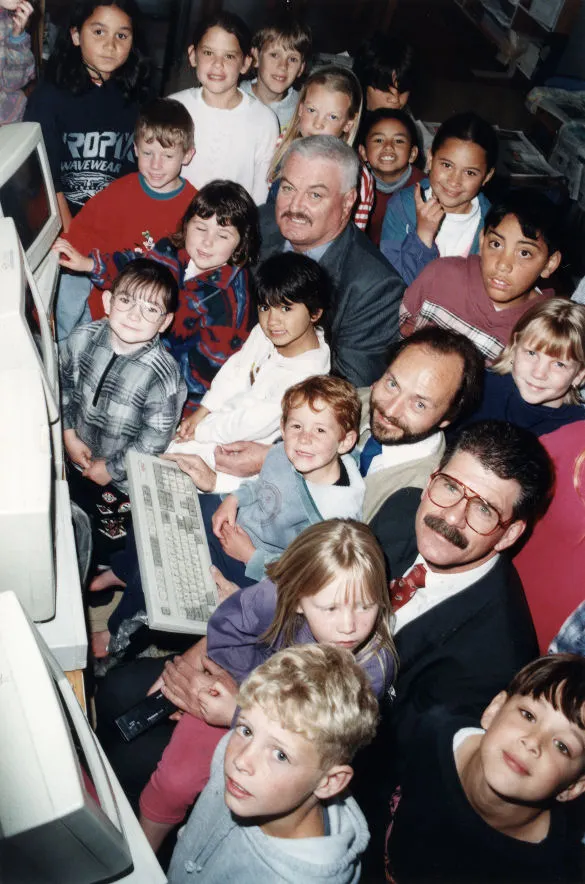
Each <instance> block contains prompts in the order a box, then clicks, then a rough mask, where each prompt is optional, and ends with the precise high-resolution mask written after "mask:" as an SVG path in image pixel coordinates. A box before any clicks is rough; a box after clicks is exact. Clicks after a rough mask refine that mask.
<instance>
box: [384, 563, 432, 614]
mask: <svg viewBox="0 0 585 884" xmlns="http://www.w3.org/2000/svg"><path fill="white" fill-rule="evenodd" d="M426 577H427V569H426V567H425V566H424V565H423V564H421V563H419V564H418V565H415V566H414V568H412V570H411V571H410V572H409V573H408V574H407V575H406V577H397V578H396V579H395V580H391V581H390V586H389V590H390V598H391V599H392V607H393V609H394V610H395V611H397V610H398V608H401V607H402V605H405V604H406V603H407V602H409V601H410V600H411V598H412V597H413V595H414V594H415V592H416V591H417V589H420V588H421V587H423V586H424V585H425V580H426Z"/></svg>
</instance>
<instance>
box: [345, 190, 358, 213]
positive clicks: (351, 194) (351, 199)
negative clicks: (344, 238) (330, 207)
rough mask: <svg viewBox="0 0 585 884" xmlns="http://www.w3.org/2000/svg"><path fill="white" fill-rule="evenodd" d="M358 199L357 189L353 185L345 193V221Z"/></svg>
mask: <svg viewBox="0 0 585 884" xmlns="http://www.w3.org/2000/svg"><path fill="white" fill-rule="evenodd" d="M356 199H357V190H356V189H355V187H352V188H351V190H348V191H347V193H344V194H343V203H342V214H343V220H344V221H347V219H348V218H349V216H350V215H351V212H352V209H353V207H354V204H355V201H356Z"/></svg>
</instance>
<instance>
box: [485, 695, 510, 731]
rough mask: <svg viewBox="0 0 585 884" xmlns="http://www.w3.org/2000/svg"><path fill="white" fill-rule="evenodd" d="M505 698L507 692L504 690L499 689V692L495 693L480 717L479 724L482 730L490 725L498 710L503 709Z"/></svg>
mask: <svg viewBox="0 0 585 884" xmlns="http://www.w3.org/2000/svg"><path fill="white" fill-rule="evenodd" d="M507 700H508V694H507V693H506V691H500V693H499V694H496V696H495V697H494V699H493V700H492V702H491V703H490V705H489V706H488V707H487V709H484V711H483V715H482V716H481V719H480V724H481V726H482V728H483V729H484V730H486V731H487V729H488V728H489V727H491V724H492V722H493V720H494V718H495V717H496V715H497V714H498V713H499V712H500V710H501V709H503V707H504V704H505V703H506V701H507Z"/></svg>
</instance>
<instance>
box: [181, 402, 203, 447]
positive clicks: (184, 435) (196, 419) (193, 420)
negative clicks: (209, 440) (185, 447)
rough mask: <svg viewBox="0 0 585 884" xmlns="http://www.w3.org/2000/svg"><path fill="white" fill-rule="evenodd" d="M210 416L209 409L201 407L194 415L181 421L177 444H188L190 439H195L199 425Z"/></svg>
mask: <svg viewBox="0 0 585 884" xmlns="http://www.w3.org/2000/svg"><path fill="white" fill-rule="evenodd" d="M208 414H209V409H208V408H205V407H204V406H203V405H200V406H199V408H198V409H197V411H194V412H193V414H190V415H189V417H186V418H185V419H184V420H182V421H181V423H180V424H179V429H178V430H177V435H176V436H175V440H176V441H177V442H186V441H187V440H188V439H194V438H195V428H196V426H197V424H200V423H201V421H202V420H203V418H204V417H207V415H208Z"/></svg>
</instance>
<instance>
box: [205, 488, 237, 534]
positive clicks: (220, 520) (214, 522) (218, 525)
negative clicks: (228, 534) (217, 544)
mask: <svg viewBox="0 0 585 884" xmlns="http://www.w3.org/2000/svg"><path fill="white" fill-rule="evenodd" d="M237 515H238V498H237V497H236V496H235V494H228V496H227V497H226V499H225V500H223V501H222V502H221V503H220V505H219V506H218V508H217V509H216V511H215V512H214V514H213V516H212V517H211V527H212V529H213V533H214V534H215V536H216V537H219V539H220V540H221V539H222V528H223V525H224V523H226V522H227V524H228V525H231V526H232V528H233V527H234V525H235V524H236V516H237Z"/></svg>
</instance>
